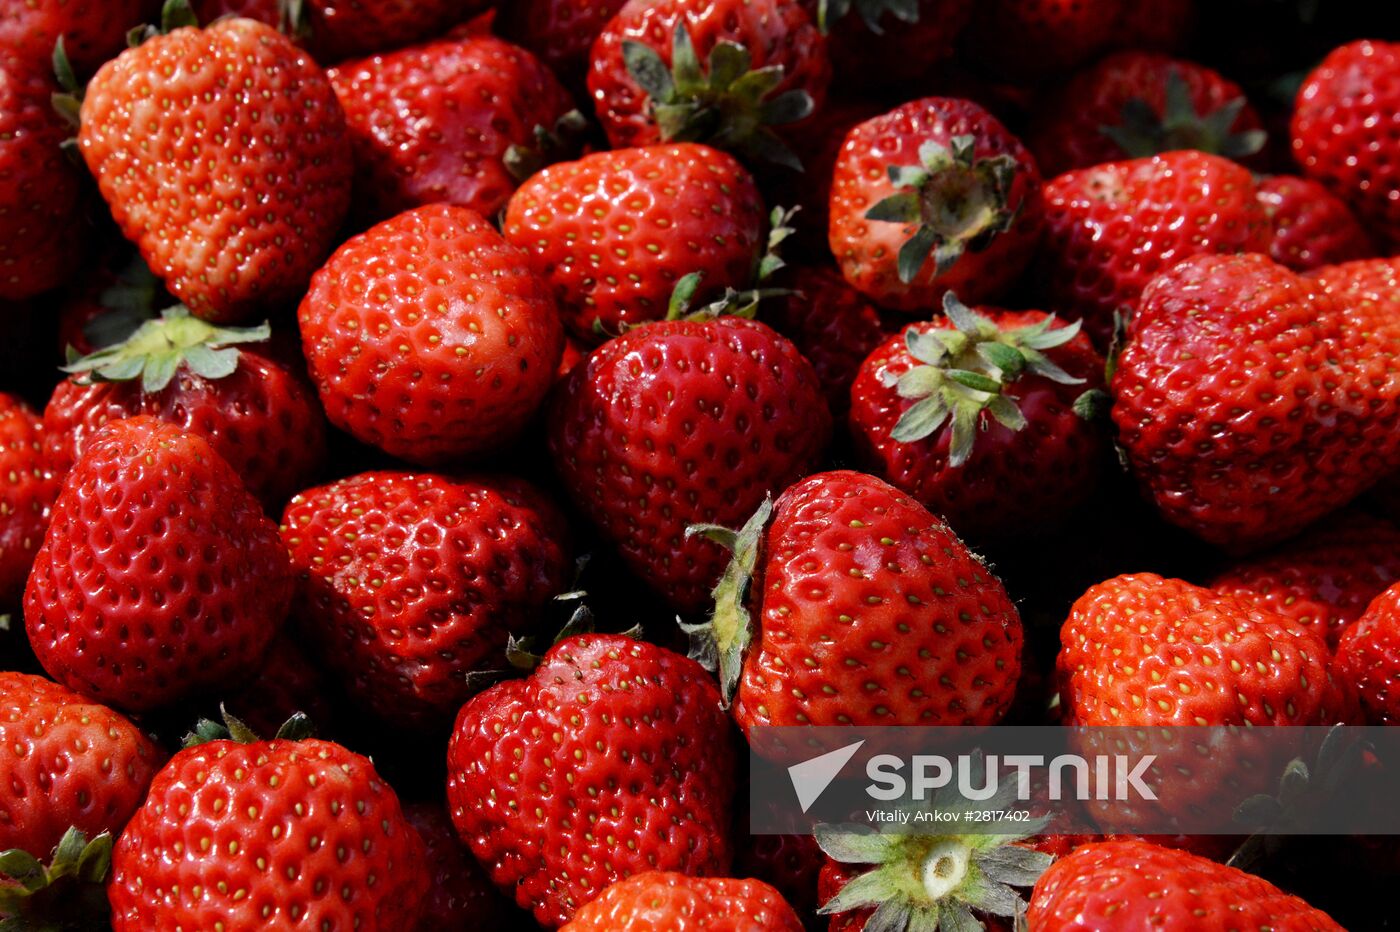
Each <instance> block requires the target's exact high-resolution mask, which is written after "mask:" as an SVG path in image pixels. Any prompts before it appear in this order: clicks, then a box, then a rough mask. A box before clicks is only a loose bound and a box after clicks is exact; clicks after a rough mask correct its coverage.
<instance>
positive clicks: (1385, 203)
mask: <svg viewBox="0 0 1400 932" xmlns="http://www.w3.org/2000/svg"><path fill="white" fill-rule="evenodd" d="M1292 133H1293V158H1294V160H1296V161H1297V163H1298V164H1299V165H1300V166H1302V169H1303V174H1305V175H1307V176H1308V177H1309V178H1312V179H1314V180H1316V181H1320V182H1322V183H1323V184H1324V185H1326V186H1327V187H1328V188H1329V189H1331V190H1332V192H1333V193H1335V194H1336V195H1337V196H1338V197H1341V198H1342V199H1343V200H1345V201H1346V202H1347V203H1349V204H1350V205H1351V207H1352V209H1353V210H1355V211H1356V213H1357V215H1358V216H1359V217H1361V219H1362V221H1363V222H1364V223H1365V224H1366V225H1367V226H1368V227H1370V228H1371V231H1372V232H1373V233H1375V234H1376V235H1377V236H1378V237H1380V238H1381V239H1382V240H1384V241H1386V242H1388V243H1389V244H1390V245H1391V246H1397V245H1400V162H1398V161H1396V159H1395V156H1394V152H1395V151H1396V148H1397V147H1398V146H1400V43H1394V42H1369V41H1364V40H1363V41H1360V42H1352V43H1349V44H1347V45H1343V46H1341V47H1340V48H1337V49H1334V50H1333V51H1332V52H1331V54H1329V55H1328V56H1327V57H1326V58H1324V59H1323V60H1322V64H1320V65H1318V66H1317V68H1315V69H1314V70H1313V71H1312V72H1311V73H1310V74H1309V75H1308V76H1307V78H1306V79H1305V80H1304V81H1303V86H1302V87H1300V88H1299V89H1298V97H1297V99H1296V100H1295V101H1294V107H1293V122H1292Z"/></svg>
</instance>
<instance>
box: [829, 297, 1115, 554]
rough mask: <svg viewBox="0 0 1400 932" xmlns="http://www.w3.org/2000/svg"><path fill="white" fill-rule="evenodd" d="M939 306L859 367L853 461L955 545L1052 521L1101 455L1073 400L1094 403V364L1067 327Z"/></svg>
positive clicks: (1032, 316) (1094, 430) (1074, 501)
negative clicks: (923, 513)
mask: <svg viewBox="0 0 1400 932" xmlns="http://www.w3.org/2000/svg"><path fill="white" fill-rule="evenodd" d="M944 306H945V307H946V308H947V316H946V317H941V318H939V319H937V320H933V321H929V322H926V323H917V324H910V325H909V326H908V327H906V328H905V329H904V331H903V333H900V334H898V335H896V336H892V337H890V338H889V339H887V340H886V341H885V342H883V343H882V344H881V345H880V346H878V347H876V349H875V350H874V351H873V352H872V353H871V354H870V356H869V358H867V359H866V360H865V362H864V364H863V365H862V366H861V368H860V372H859V374H858V375H857V376H856V379H855V383H854V386H853V387H852V389H851V414H850V424H851V433H852V435H853V437H854V438H855V441H856V447H857V450H858V452H859V455H860V457H861V460H862V461H863V462H864V463H865V464H866V466H867V467H868V468H869V469H870V470H871V471H872V472H874V473H876V474H877V475H880V476H883V477H885V478H886V479H888V480H889V481H890V482H892V483H894V484H895V485H896V486H898V487H899V488H901V489H903V490H904V491H906V492H908V493H909V494H910V495H912V496H913V497H914V498H916V499H918V500H919V501H920V502H922V503H923V504H924V505H925V506H927V507H928V509H929V510H930V511H932V512H933V513H934V514H937V515H940V516H941V517H943V518H944V520H946V521H947V522H948V523H949V524H951V525H952V526H953V528H954V529H955V530H956V531H958V532H959V533H960V534H963V535H966V536H970V537H975V538H982V539H985V538H987V537H996V536H1004V535H1007V534H1010V533H1016V532H1024V531H1025V530H1026V529H1027V528H1028V527H1030V526H1036V525H1042V524H1055V523H1057V522H1059V521H1061V520H1063V519H1064V518H1065V517H1066V516H1067V515H1069V514H1070V513H1072V512H1073V510H1074V509H1075V508H1077V507H1078V506H1079V505H1082V504H1083V503H1084V502H1085V501H1086V500H1087V499H1088V497H1089V495H1090V494H1091V493H1092V492H1093V490H1094V486H1095V484H1096V482H1095V479H1096V476H1097V475H1098V474H1099V471H1100V468H1101V466H1102V465H1103V461H1104V460H1105V459H1106V458H1107V454H1108V442H1107V437H1106V435H1105V433H1104V431H1102V430H1101V429H1100V427H1099V426H1098V425H1096V424H1094V423H1093V417H1094V413H1093V412H1094V409H1095V408H1096V407H1098V405H1096V404H1094V403H1093V402H1094V399H1095V397H1096V396H1094V395H1090V396H1089V397H1087V398H1086V397H1085V392H1097V393H1098V395H1102V385H1103V359H1102V357H1100V356H1099V354H1098V353H1097V352H1096V351H1095V350H1094V347H1093V345H1092V344H1091V343H1090V342H1089V338H1088V337H1086V336H1084V335H1083V334H1081V333H1080V332H1079V324H1078V323H1075V324H1070V325H1065V324H1063V323H1061V322H1060V321H1057V320H1056V319H1055V318H1053V317H1050V316H1048V315H1046V314H1044V313H1042V312H1040V311H999V310H986V311H983V312H977V311H973V310H971V309H970V308H968V307H967V306H966V305H964V304H962V303H961V302H960V301H958V300H957V299H956V298H955V297H953V295H952V294H951V293H950V294H949V295H947V296H946V297H945V299H944ZM960 380H961V381H960Z"/></svg>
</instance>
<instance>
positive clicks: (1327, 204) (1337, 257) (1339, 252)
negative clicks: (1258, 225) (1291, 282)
mask: <svg viewBox="0 0 1400 932" xmlns="http://www.w3.org/2000/svg"><path fill="white" fill-rule="evenodd" d="M1258 191H1259V202H1260V203H1261V204H1263V205H1264V214H1265V216H1267V217H1268V219H1269V225H1270V227H1271V229H1272V230H1273V238H1272V239H1271V241H1270V242H1269V249H1268V252H1269V255H1270V256H1271V257H1272V258H1273V260H1274V261H1275V262H1277V263H1279V264H1280V265H1286V266H1288V267H1289V268H1290V269H1293V270H1294V271H1297V272H1308V271H1312V270H1313V269H1317V268H1320V267H1322V266H1324V265H1332V264H1335V263H1339V262H1350V261H1352V260H1355V259H1364V258H1366V257H1368V256H1372V255H1375V252H1376V247H1375V245H1374V244H1373V243H1372V242H1371V237H1370V236H1369V234H1367V232H1366V230H1365V228H1364V227H1362V226H1361V224H1360V222H1359V221H1357V219H1356V217H1355V215H1354V214H1352V212H1351V209H1350V208H1349V207H1347V205H1346V202H1344V201H1343V200H1341V199H1340V198H1338V197H1337V196H1336V195H1335V194H1333V193H1332V192H1330V191H1328V190H1327V189H1326V188H1324V187H1323V186H1322V185H1320V184H1318V183H1317V182H1316V181H1310V180H1308V179H1307V178H1297V177H1294V176H1292V175H1274V176H1272V177H1270V178H1261V179H1259V183H1258Z"/></svg>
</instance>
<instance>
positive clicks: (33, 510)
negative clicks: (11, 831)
mask: <svg viewBox="0 0 1400 932" xmlns="http://www.w3.org/2000/svg"><path fill="white" fill-rule="evenodd" d="M43 441H44V429H43V424H42V422H41V421H40V420H39V418H37V417H35V415H34V412H33V411H31V410H29V407H28V406H27V405H26V404H25V403H24V402H22V401H20V400H19V399H18V398H16V397H14V396H13V395H7V394H5V393H3V392H0V614H4V613H5V610H7V609H9V608H10V606H11V605H12V604H15V603H16V602H17V601H18V600H19V596H20V594H21V593H22V592H24V581H25V579H27V578H28V576H29V566H30V564H31V563H33V562H34V554H35V553H36V552H38V550H39V545H40V543H42V542H43V539H44V530H45V528H47V527H48V525H49V514H50V511H51V509H52V508H53V502H54V499H55V498H57V497H58V487H59V482H58V479H57V478H56V477H55V476H54V475H53V473H52V472H51V471H50V470H49V469H48V466H47V464H46V463H45V461H44V448H43ZM0 847H3V846H0Z"/></svg>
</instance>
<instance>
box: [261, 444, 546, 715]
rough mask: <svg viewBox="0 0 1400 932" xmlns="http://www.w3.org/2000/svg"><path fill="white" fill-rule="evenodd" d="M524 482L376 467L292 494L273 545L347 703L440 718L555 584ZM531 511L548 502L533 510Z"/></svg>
mask: <svg viewBox="0 0 1400 932" xmlns="http://www.w3.org/2000/svg"><path fill="white" fill-rule="evenodd" d="M542 498H543V497H542V496H540V495H539V494H538V493H535V492H534V491H533V490H527V492H526V494H525V495H519V494H516V493H515V491H514V490H513V489H512V488H511V487H510V486H509V485H502V484H497V483H494V482H492V481H491V480H489V479H481V480H477V479H462V480H452V479H447V478H444V477H442V476H435V475H431V474H428V473H418V474H414V473H397V472H373V473H364V474H362V475H358V476H351V477H350V478H348V479H341V480H340V481H338V482H334V483H332V484H331V485H327V486H322V487H321V488H317V489H311V490H308V491H306V492H303V493H302V494H300V495H298V496H297V497H296V498H294V499H292V502H291V504H289V505H288V506H287V511H286V513H285V514H284V515H283V517H282V539H283V541H284V542H285V543H286V545H287V549H288V551H289V552H290V553H291V557H292V566H293V568H294V569H295V570H296V571H297V572H298V573H299V574H300V576H301V583H300V590H299V601H298V609H297V611H296V613H295V614H296V617H297V618H298V619H299V621H300V622H301V627H302V629H303V631H304V632H305V635H306V637H307V638H308V640H309V642H310V643H312V644H314V645H315V646H316V648H317V649H318V651H319V652H320V653H322V654H324V656H325V657H326V660H327V662H328V663H329V664H330V666H331V668H332V669H334V670H335V671H336V672H337V673H338V674H339V676H340V677H341V680H342V682H344V683H345V685H346V687H347V691H348V692H349V694H350V695H351V697H352V698H353V699H354V700H355V701H356V702H357V703H359V704H360V705H362V706H363V707H364V708H365V709H366V710H368V711H371V712H373V713H374V714H375V715H377V716H379V717H380V718H383V719H385V720H386V721H390V722H396V723H401V724H402V723H419V724H422V723H432V722H438V723H441V722H445V721H447V720H448V719H450V717H451V716H452V715H453V714H455V713H456V711H457V709H458V708H460V707H461V705H462V703H463V702H464V701H465V700H466V699H467V697H468V696H470V695H471V694H472V692H473V691H474V690H473V689H472V687H471V685H470V684H469V683H468V680H467V675H468V674H469V673H471V672H473V671H476V670H487V669H498V668H499V667H500V666H501V665H502V664H503V663H504V658H505V646H506V638H507V636H508V635H516V636H520V635H522V634H523V633H525V632H526V631H528V630H529V629H530V628H531V627H533V625H534V624H535V623H536V622H537V620H538V617H539V615H540V613H541V612H542V610H543V607H544V606H545V605H546V604H548V602H549V601H550V599H551V598H552V597H553V596H554V595H556V594H557V593H559V592H561V591H562V590H563V587H564V584H565V582H566V581H567V575H566V574H567V571H568V553H567V552H566V550H565V542H564V541H562V540H558V539H556V536H555V533H554V528H555V526H556V525H557V524H558V523H559V522H560V521H561V520H562V519H560V518H559V517H558V516H557V515H556V514H554V513H553V508H552V506H550V505H548V504H547V503H543V504H537V503H541V502H542ZM541 509H545V510H544V511H541Z"/></svg>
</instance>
